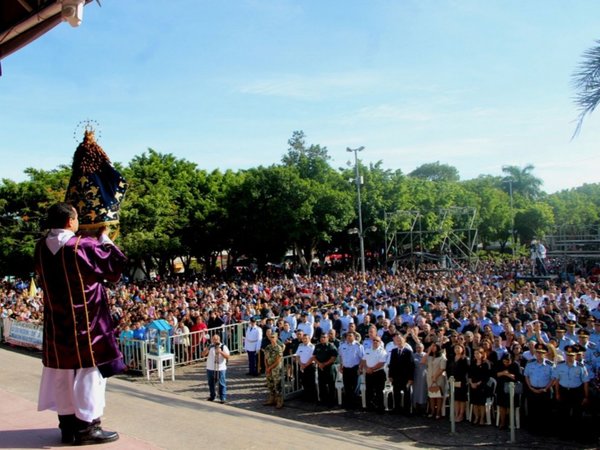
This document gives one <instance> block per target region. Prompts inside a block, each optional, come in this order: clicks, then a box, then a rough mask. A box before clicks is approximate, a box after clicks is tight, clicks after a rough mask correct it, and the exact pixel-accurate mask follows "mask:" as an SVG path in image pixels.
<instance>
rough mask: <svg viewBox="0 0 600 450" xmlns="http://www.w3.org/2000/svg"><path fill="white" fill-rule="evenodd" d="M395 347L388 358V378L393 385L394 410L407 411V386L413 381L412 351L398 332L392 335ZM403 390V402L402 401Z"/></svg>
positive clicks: (408, 403) (408, 406)
mask: <svg viewBox="0 0 600 450" xmlns="http://www.w3.org/2000/svg"><path fill="white" fill-rule="evenodd" d="M394 344H395V345H396V347H394V348H393V349H392V351H391V352H390V354H389V359H388V379H389V380H390V382H391V383H392V386H393V387H394V412H396V413H400V412H403V413H408V411H409V410H410V409H409V408H410V402H411V400H410V396H409V387H410V386H411V385H412V383H413V379H414V374H415V363H414V360H413V352H412V349H411V348H410V346H409V345H408V344H407V343H406V339H405V338H404V336H402V335H401V334H400V333H397V334H396V335H395V336H394ZM402 392H404V402H402Z"/></svg>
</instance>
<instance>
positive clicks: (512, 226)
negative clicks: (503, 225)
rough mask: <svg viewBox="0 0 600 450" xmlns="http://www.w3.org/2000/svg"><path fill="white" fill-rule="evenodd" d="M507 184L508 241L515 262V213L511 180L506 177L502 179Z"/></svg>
mask: <svg viewBox="0 0 600 450" xmlns="http://www.w3.org/2000/svg"><path fill="white" fill-rule="evenodd" d="M504 182H505V183H508V195H509V196H510V240H511V246H512V259H513V263H514V261H515V212H514V209H513V179H512V177H508V178H505V179H504Z"/></svg>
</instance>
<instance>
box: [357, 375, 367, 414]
mask: <svg viewBox="0 0 600 450" xmlns="http://www.w3.org/2000/svg"><path fill="white" fill-rule="evenodd" d="M358 390H359V392H360V400H361V404H362V407H363V408H365V409H366V408H367V384H366V382H365V374H364V373H362V374H360V375H359V377H358Z"/></svg>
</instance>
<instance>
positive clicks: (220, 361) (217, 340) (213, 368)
mask: <svg viewBox="0 0 600 450" xmlns="http://www.w3.org/2000/svg"><path fill="white" fill-rule="evenodd" d="M210 342H211V344H210V346H209V347H208V348H206V349H205V350H204V352H202V356H203V357H206V356H207V357H208V358H207V359H206V378H207V380H208V390H209V392H210V396H209V397H208V398H207V400H208V401H209V402H212V401H213V400H214V399H215V398H216V391H215V384H217V383H218V384H219V403H221V404H223V403H225V402H226V401H227V360H228V359H229V349H228V348H227V346H226V345H225V344H221V337H220V336H219V335H218V334H213V336H212V337H211V338H210Z"/></svg>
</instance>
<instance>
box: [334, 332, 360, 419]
mask: <svg viewBox="0 0 600 450" xmlns="http://www.w3.org/2000/svg"><path fill="white" fill-rule="evenodd" d="M357 336H358V333H354V332H352V331H348V333H346V340H345V342H344V343H342V344H340V347H339V352H340V363H341V364H340V372H341V373H342V378H343V380H344V401H343V406H344V407H345V408H348V409H352V408H354V399H355V398H356V395H355V394H356V385H357V384H358V367H359V365H360V362H361V361H362V359H363V356H364V349H363V346H362V345H360V344H359V343H358V342H357V340H356V337H357Z"/></svg>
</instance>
